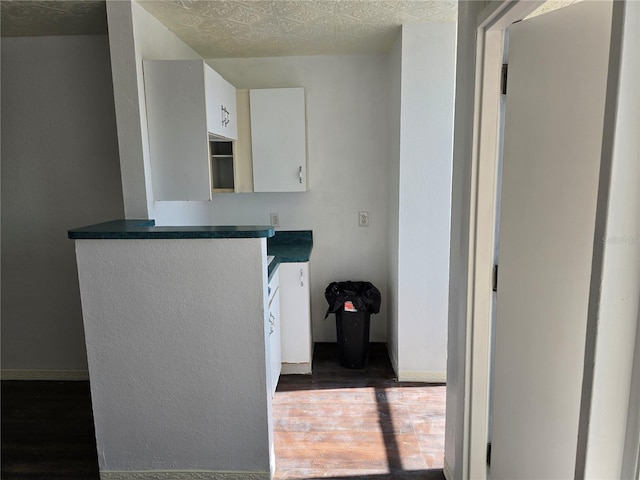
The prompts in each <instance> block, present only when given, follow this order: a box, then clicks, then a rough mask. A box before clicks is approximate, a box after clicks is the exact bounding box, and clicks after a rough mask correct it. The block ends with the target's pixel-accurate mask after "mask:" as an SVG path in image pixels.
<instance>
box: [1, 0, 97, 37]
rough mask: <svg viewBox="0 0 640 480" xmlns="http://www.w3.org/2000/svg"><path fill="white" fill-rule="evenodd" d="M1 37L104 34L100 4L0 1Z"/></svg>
mask: <svg viewBox="0 0 640 480" xmlns="http://www.w3.org/2000/svg"><path fill="white" fill-rule="evenodd" d="M0 28H1V29H2V36H3V37H22V36H40V35H91V34H102V33H107V9H106V4H105V2H104V0H103V1H95V0H82V1H68V0H67V1H57V0H40V1H31V0H29V1H27V0H1V1H0Z"/></svg>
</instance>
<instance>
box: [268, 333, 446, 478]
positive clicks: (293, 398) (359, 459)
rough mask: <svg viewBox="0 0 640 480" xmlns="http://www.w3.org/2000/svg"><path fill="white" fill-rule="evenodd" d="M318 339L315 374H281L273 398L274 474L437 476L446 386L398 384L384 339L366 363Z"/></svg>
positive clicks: (439, 474) (441, 460) (372, 348)
mask: <svg viewBox="0 0 640 480" xmlns="http://www.w3.org/2000/svg"><path fill="white" fill-rule="evenodd" d="M337 358H338V354H337V346H336V344H331V343H327V344H323V343H317V344H316V345H315V350H314V363H313V372H314V373H313V375H286V376H284V375H283V376H281V377H280V382H279V384H278V388H277V391H276V395H275V397H274V419H275V428H274V437H275V450H276V479H282V480H283V479H311V478H335V479H372V480H383V479H384V480H387V479H389V480H390V479H407V478H414V479H418V478H419V479H439V480H443V479H444V475H443V473H442V466H443V463H444V421H445V387H444V385H428V384H424V383H398V382H396V381H395V379H394V373H393V369H392V367H391V364H390V362H389V357H388V355H387V351H386V347H385V346H384V344H376V343H372V344H371V346H370V358H369V363H368V365H367V367H366V368H365V369H362V370H349V369H345V368H342V367H341V366H340V365H339V363H338V361H337Z"/></svg>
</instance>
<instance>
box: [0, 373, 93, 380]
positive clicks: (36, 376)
mask: <svg viewBox="0 0 640 480" xmlns="http://www.w3.org/2000/svg"><path fill="white" fill-rule="evenodd" d="M0 378H1V379H2V380H53V381H56V380H60V381H66V380H74V381H76V380H89V372H88V371H87V370H1V371H0Z"/></svg>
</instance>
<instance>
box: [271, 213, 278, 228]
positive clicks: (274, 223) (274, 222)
mask: <svg viewBox="0 0 640 480" xmlns="http://www.w3.org/2000/svg"><path fill="white" fill-rule="evenodd" d="M269 216H270V217H271V226H272V227H279V226H280V214H279V213H270V214H269Z"/></svg>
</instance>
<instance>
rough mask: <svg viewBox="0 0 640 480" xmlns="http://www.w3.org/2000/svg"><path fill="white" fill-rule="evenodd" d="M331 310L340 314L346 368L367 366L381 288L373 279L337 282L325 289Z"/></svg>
mask: <svg viewBox="0 0 640 480" xmlns="http://www.w3.org/2000/svg"><path fill="white" fill-rule="evenodd" d="M324 295H325V298H326V299H327V302H328V303H329V308H328V309H327V314H326V315H325V318H327V316H328V315H329V314H330V313H335V314H336V333H337V339H338V359H339V361H340V365H342V366H343V367H345V368H364V367H366V365H367V360H368V359H369V330H370V324H371V314H372V313H378V312H379V311H380V292H379V291H378V289H377V288H376V287H374V286H373V284H371V283H369V282H352V281H348V282H333V283H331V284H329V286H328V287H327V289H326V290H325V292H324Z"/></svg>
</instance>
